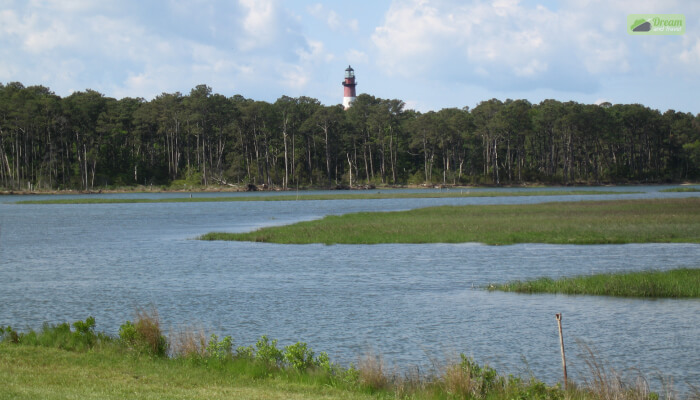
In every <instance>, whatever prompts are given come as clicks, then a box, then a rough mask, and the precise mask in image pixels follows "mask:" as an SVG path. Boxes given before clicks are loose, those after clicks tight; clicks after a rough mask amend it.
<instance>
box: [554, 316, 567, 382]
mask: <svg viewBox="0 0 700 400" xmlns="http://www.w3.org/2000/svg"><path fill="white" fill-rule="evenodd" d="M556 317H557V325H559V345H560V347H561V365H562V368H563V369H564V390H566V388H567V380H568V378H567V376H566V355H565V354H564V334H563V333H562V331H561V314H556Z"/></svg>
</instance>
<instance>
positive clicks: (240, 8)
mask: <svg viewBox="0 0 700 400" xmlns="http://www.w3.org/2000/svg"><path fill="white" fill-rule="evenodd" d="M640 13H667V14H678V13H680V14H684V15H685V18H686V33H685V35H682V36H632V35H629V34H628V33H627V28H626V26H625V25H626V18H627V14H640ZM349 64H350V65H352V66H353V68H354V69H355V73H356V76H357V81H358V86H357V91H358V94H359V93H369V94H372V95H374V96H377V97H381V98H392V99H393V98H397V99H401V100H403V101H405V102H406V104H407V108H413V109H416V110H419V111H429V110H439V109H441V108H447V107H464V106H468V107H470V108H473V107H474V106H476V105H477V104H478V103H479V102H480V101H483V100H488V99H490V98H498V99H502V100H505V99H507V98H511V99H527V100H529V101H531V102H533V103H539V102H540V101H542V100H544V99H547V98H553V99H558V100H561V101H569V100H573V101H577V102H581V103H599V102H602V101H609V102H611V103H641V104H644V105H647V106H650V107H652V108H656V109H659V110H661V111H662V112H663V111H665V110H667V109H674V110H677V111H684V112H691V113H693V114H697V113H699V112H700V95H698V93H700V2H697V1H678V0H633V1H632V0H630V1H597V0H563V1H552V0H541V1H538V0H523V1H518V0H498V1H461V0H438V1H423V0H403V1H399V0H396V1H389V0H375V1H366V0H359V1H353V2H337V1H325V2H323V1H311V0H301V1H291V0H289V1H281V0H280V1H277V0H229V1H203V0H190V1H187V0H178V1H156V0H153V1H149V0H146V1H143V0H140V1H133V0H120V1H98V0H94V1H87V0H56V1H38V0H17V1H14V0H0V82H3V83H8V82H13V81H19V82H21V83H23V84H25V85H27V86H29V85H44V86H47V87H49V88H51V89H52V90H53V91H54V92H55V93H56V94H58V95H60V96H67V95H69V94H70V93H71V92H73V91H78V90H85V89H88V88H89V89H94V90H97V91H99V92H101V93H103V94H105V95H106V96H110V97H115V98H122V97H143V98H145V99H147V100H150V99H152V98H153V97H155V96H157V95H159V94H160V93H163V92H167V93H173V92H176V91H179V92H182V93H185V94H186V93H189V91H190V89H192V88H193V87H195V86H196V85H198V84H207V85H209V86H210V87H212V89H213V91H214V92H216V93H220V94H223V95H226V96H232V95H235V94H240V95H242V96H244V97H247V98H251V99H255V100H264V101H269V102H273V101H275V100H276V99H277V98H279V97H281V96H283V95H288V96H294V97H296V96H309V97H314V98H317V99H318V100H320V101H321V102H322V103H323V104H326V105H331V104H338V103H341V102H342V93H343V87H342V86H341V81H342V79H343V73H344V70H345V68H346V67H347V66H348V65H349Z"/></svg>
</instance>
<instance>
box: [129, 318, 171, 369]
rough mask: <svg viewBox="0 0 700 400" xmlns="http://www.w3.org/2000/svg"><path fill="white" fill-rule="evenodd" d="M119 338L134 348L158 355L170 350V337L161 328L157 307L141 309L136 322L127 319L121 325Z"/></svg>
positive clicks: (165, 353) (161, 355)
mask: <svg viewBox="0 0 700 400" xmlns="http://www.w3.org/2000/svg"><path fill="white" fill-rule="evenodd" d="M119 338H120V339H121V340H122V341H123V342H124V343H125V344H127V346H129V347H130V348H132V349H135V350H137V351H139V352H144V353H147V354H151V355H154V356H158V357H164V356H165V355H167V352H168V339H167V338H166V337H165V336H164V335H163V332H162V331H161V329H160V318H159V317H158V312H157V311H156V310H155V309H151V310H139V311H137V312H136V318H135V319H134V322H133V323H132V322H131V321H126V322H125V323H124V324H122V325H121V326H120V327H119Z"/></svg>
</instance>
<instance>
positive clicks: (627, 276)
mask: <svg viewBox="0 0 700 400" xmlns="http://www.w3.org/2000/svg"><path fill="white" fill-rule="evenodd" d="M488 289H489V290H500V291H504V292H517V293H563V294H588V295H600V296H621V297H650V298H661V297H666V298H700V269H688V268H682V269H675V270H671V271H643V272H630V273H622V274H596V275H590V276H577V277H572V278H563V279H558V280H553V279H550V278H540V279H535V280H531V281H524V282H523V281H515V282H509V283H506V284H502V285H489V287H488Z"/></svg>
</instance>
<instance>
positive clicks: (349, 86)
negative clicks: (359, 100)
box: [343, 65, 357, 110]
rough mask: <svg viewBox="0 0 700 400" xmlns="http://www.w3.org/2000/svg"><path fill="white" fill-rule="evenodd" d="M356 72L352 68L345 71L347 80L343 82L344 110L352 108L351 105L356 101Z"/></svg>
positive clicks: (349, 67)
mask: <svg viewBox="0 0 700 400" xmlns="http://www.w3.org/2000/svg"><path fill="white" fill-rule="evenodd" d="M356 85H357V83H355V70H354V69H352V67H351V66H349V65H348V67H347V68H346V69H345V80H344V81H343V86H344V88H343V108H345V109H346V110H347V109H348V108H350V105H351V104H352V102H353V101H355V97H356V95H355V86H356Z"/></svg>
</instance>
